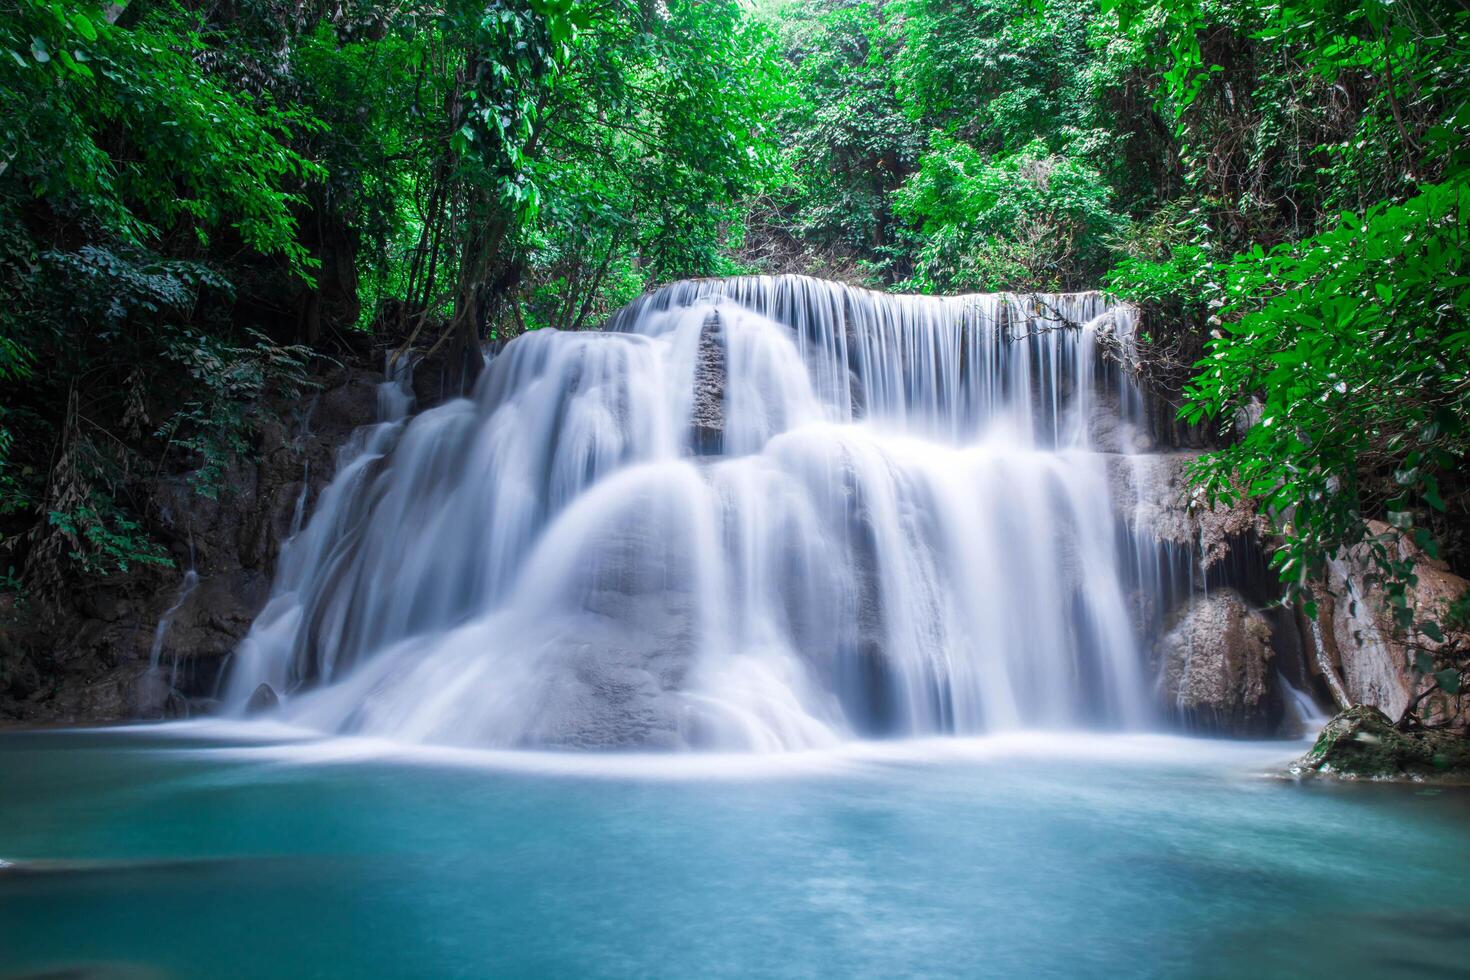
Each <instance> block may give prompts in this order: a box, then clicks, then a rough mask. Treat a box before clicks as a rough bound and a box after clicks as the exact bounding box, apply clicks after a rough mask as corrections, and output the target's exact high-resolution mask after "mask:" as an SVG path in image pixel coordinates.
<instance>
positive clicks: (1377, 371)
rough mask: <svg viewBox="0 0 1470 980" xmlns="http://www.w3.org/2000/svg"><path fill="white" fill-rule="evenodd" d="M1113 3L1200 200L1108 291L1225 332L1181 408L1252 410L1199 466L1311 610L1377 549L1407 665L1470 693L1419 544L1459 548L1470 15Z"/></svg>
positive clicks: (1437, 9)
mask: <svg viewBox="0 0 1470 980" xmlns="http://www.w3.org/2000/svg"><path fill="white" fill-rule="evenodd" d="M1104 6H1105V7H1107V8H1110V9H1116V11H1117V13H1118V15H1119V18H1120V28H1121V29H1122V30H1124V31H1126V32H1128V33H1130V34H1131V35H1132V36H1134V37H1137V38H1144V39H1151V40H1152V41H1153V43H1152V44H1151V45H1149V46H1148V47H1147V48H1146V49H1145V50H1147V51H1148V52H1149V54H1148V56H1147V59H1146V62H1145V63H1146V64H1147V65H1148V66H1149V68H1150V69H1151V70H1154V71H1157V72H1159V73H1160V82H1161V84H1160V90H1159V93H1158V99H1157V104H1158V106H1159V108H1160V109H1161V110H1162V111H1163V112H1164V114H1165V115H1167V116H1168V117H1169V118H1171V119H1173V120H1175V123H1176V130H1175V136H1176V138H1178V139H1179V140H1181V143H1180V146H1179V161H1180V168H1181V171H1182V172H1181V177H1182V180H1183V185H1184V186H1185V187H1186V188H1187V189H1188V192H1189V194H1190V195H1191V197H1192V199H1193V201H1194V202H1196V203H1195V206H1194V207H1193V208H1191V209H1190V210H1189V212H1188V214H1187V215H1186V216H1184V217H1180V216H1178V215H1174V216H1171V220H1170V221H1168V222H1162V223H1161V222H1158V221H1153V222H1149V223H1146V224H1142V225H1140V226H1139V230H1138V232H1137V233H1135V236H1134V241H1131V242H1129V243H1128V244H1127V246H1126V247H1125V251H1126V252H1127V253H1128V256H1129V257H1128V258H1127V259H1126V260H1125V261H1124V262H1122V263H1121V264H1120V265H1119V267H1118V268H1116V269H1115V270H1114V271H1113V273H1112V274H1111V277H1110V283H1111V285H1112V286H1113V288H1115V289H1117V290H1118V291H1120V292H1123V293H1125V294H1126V295H1130V296H1133V297H1135V298H1137V299H1139V300H1141V301H1144V302H1146V303H1148V304H1151V305H1152V306H1153V308H1155V309H1156V310H1171V311H1173V312H1175V313H1176V314H1177V315H1180V316H1182V317H1183V318H1184V320H1185V322H1186V323H1190V324H1192V325H1193V327H1192V329H1194V330H1196V331H1200V332H1203V331H1208V332H1209V333H1210V335H1211V337H1212V338H1213V339H1212V340H1211V341H1210V342H1209V345H1208V348H1207V351H1206V356H1205V357H1204V358H1203V359H1202V360H1201V361H1200V362H1199V363H1198V365H1197V368H1198V374H1197V376H1196V377H1195V378H1194V380H1193V381H1192V382H1191V383H1190V384H1189V385H1187V386H1186V390H1185V395H1186V397H1187V402H1186V405H1185V407H1184V409H1183V411H1182V415H1183V416H1184V418H1186V419H1187V420H1189V421H1193V422H1204V421H1206V420H1211V419H1213V420H1215V421H1216V422H1217V424H1219V425H1220V426H1221V429H1222V436H1223V437H1225V438H1226V439H1227V440H1228V439H1229V438H1230V430H1231V428H1232V425H1233V423H1234V422H1235V420H1237V419H1242V418H1244V419H1249V418H1250V416H1251V413H1252V412H1253V411H1258V414H1259V422H1258V423H1256V424H1253V425H1249V426H1248V427H1246V428H1245V431H1244V432H1243V434H1241V435H1240V436H1239V438H1238V439H1236V440H1234V441H1230V442H1229V443H1228V445H1227V446H1226V447H1225V448H1223V449H1220V450H1217V451H1216V452H1214V453H1211V454H1209V455H1207V456H1205V457H1204V458H1203V459H1202V460H1201V462H1200V464H1199V466H1198V468H1197V478H1198V479H1199V481H1200V482H1201V484H1202V485H1203V486H1204V487H1205V488H1206V489H1207V490H1208V491H1209V492H1210V493H1211V494H1212V495H1213V496H1215V497H1219V498H1226V499H1229V498H1233V497H1235V496H1236V495H1238V494H1239V493H1245V494H1248V495H1250V496H1251V497H1253V498H1255V499H1256V500H1257V501H1258V502H1259V503H1260V504H1261V505H1263V506H1264V508H1265V509H1266V510H1267V512H1268V513H1269V514H1271V515H1272V516H1273V517H1274V518H1275V520H1276V523H1277V526H1278V530H1279V533H1280V538H1279V544H1278V547H1277V549H1276V551H1275V553H1274V554H1273V558H1272V561H1273V564H1274V565H1275V567H1276V568H1277V570H1278V572H1279V573H1280V575H1281V578H1282V581H1283V584H1284V585H1285V587H1286V597H1287V599H1288V600H1300V601H1302V602H1303V603H1304V604H1305V606H1306V608H1307V610H1308V612H1309V613H1311V614H1315V604H1314V602H1313V597H1314V595H1315V593H1316V591H1317V590H1319V589H1320V588H1321V581H1322V577H1323V576H1322V573H1323V569H1324V565H1325V563H1326V562H1327V561H1328V560H1330V559H1332V558H1334V557H1337V556H1338V555H1340V554H1341V553H1342V552H1343V551H1344V549H1346V548H1349V547H1353V546H1357V545H1361V546H1362V547H1363V548H1365V549H1366V552H1367V554H1368V555H1369V556H1371V558H1372V560H1373V563H1374V565H1375V567H1376V570H1377V571H1376V574H1375V576H1374V578H1375V579H1376V584H1377V585H1378V587H1379V588H1380V589H1381V591H1382V594H1383V595H1384V596H1385V597H1386V599H1387V602H1388V604H1389V607H1390V609H1391V610H1392V612H1393V617H1394V620H1395V623H1396V626H1397V627H1398V628H1399V629H1400V630H1401V631H1403V633H1404V634H1405V635H1406V636H1407V637H1408V638H1410V639H1411V640H1414V639H1415V638H1416V637H1418V638H1421V639H1420V640H1419V641H1418V642H1421V643H1423V642H1428V643H1429V644H1430V645H1431V646H1430V647H1427V648H1421V653H1420V659H1417V660H1416V662H1415V664H1414V666H1415V668H1416V670H1418V672H1419V673H1420V674H1422V675H1424V676H1425V678H1426V681H1427V683H1428V684H1429V687H1428V688H1426V690H1425V692H1424V693H1425V694H1426V695H1428V694H1430V693H1432V692H1434V691H1439V692H1444V693H1455V692H1457V691H1458V688H1459V683H1460V676H1461V674H1460V671H1461V670H1462V668H1463V666H1464V665H1463V663H1462V662H1461V661H1462V660H1463V654H1462V653H1461V652H1460V651H1459V646H1458V644H1457V643H1447V642H1445V633H1444V628H1447V627H1448V624H1447V623H1445V624H1441V623H1438V622H1436V621H1435V619H1434V616H1433V615H1432V614H1430V613H1428V612H1426V611H1416V609H1415V608H1414V595H1415V592H1414V588H1415V586H1416V585H1417V582H1418V578H1417V575H1416V573H1415V568H1416V564H1417V561H1416V558H1415V555H1416V554H1417V553H1423V554H1424V555H1427V556H1428V557H1430V558H1438V557H1440V556H1441V555H1442V554H1443V553H1444V551H1445V548H1444V545H1445V541H1446V537H1447V536H1448V538H1449V539H1450V540H1451V542H1452V543H1454V541H1455V539H1459V540H1460V542H1461V543H1460V547H1461V548H1463V533H1464V532H1463V529H1462V528H1460V527H1459V524H1460V520H1459V515H1460V514H1463V511H1464V505H1465V493H1466V485H1465V480H1464V469H1465V459H1466V451H1467V449H1470V445H1467V436H1466V425H1467V422H1470V401H1467V394H1466V390H1467V379H1466V375H1465V364H1466V356H1465V355H1466V344H1467V341H1470V332H1467V331H1466V329H1465V324H1466V322H1467V313H1470V290H1467V288H1466V287H1467V285H1470V270H1467V268H1466V258H1467V248H1470V244H1467V241H1466V234H1467V231H1466V229H1467V228H1470V197H1467V186H1470V185H1467V178H1466V171H1465V164H1466V162H1467V160H1466V148H1467V138H1470V128H1467V127H1470V114H1467V112H1470V103H1467V101H1466V99H1465V92H1466V91H1467V84H1470V52H1467V50H1466V49H1465V46H1464V38H1465V37H1466V28H1467V27H1470V12H1467V11H1466V10H1465V9H1464V8H1463V7H1460V6H1457V5H1451V4H1440V3H1435V2H1428V3H1416V4H1411V5H1399V4H1390V3H1381V2H1373V3H1368V4H1361V5H1359V4H1352V5H1348V4H1339V3H1335V2H1327V0H1292V2H1288V3H1285V4H1279V5H1272V6H1260V5H1256V4H1251V3H1245V2H1234V0H1227V2H1194V3H1187V4H1153V3H1134V2H1105V4H1104ZM1160 232H1162V233H1160ZM1232 253H1234V254H1232ZM1257 403H1258V405H1259V407H1258V409H1256V407H1255V406H1256V404H1257ZM1375 518H1376V519H1379V520H1382V521H1384V522H1386V523H1387V524H1388V525H1390V530H1389V531H1387V532H1379V533H1375V530H1374V528H1373V527H1371V526H1370V524H1369V521H1370V520H1371V519H1375ZM1453 615H1454V614H1453V613H1452V614H1451V616H1450V617H1447V619H1449V618H1453ZM1416 619H1418V620H1419V621H1418V622H1417V623H1416ZM1442 627H1444V628H1442ZM1431 648H1432V652H1431Z"/></svg>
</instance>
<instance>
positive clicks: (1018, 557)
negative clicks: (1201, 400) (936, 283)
mask: <svg viewBox="0 0 1470 980" xmlns="http://www.w3.org/2000/svg"><path fill="white" fill-rule="evenodd" d="M1131 339H1132V311H1131V310H1130V309H1129V308H1127V307H1126V306H1114V305H1110V304H1109V302H1108V301H1107V300H1106V298H1105V297H1103V296H1102V295H1100V294H1097V293H1080V294H1057V295H1027V296H1021V295H1006V294H1000V295H976V296H962V297H947V298H931V297H921V296H898V295H888V294H882V293H876V292H872V291H868V290H862V289H856V288H850V287H845V286H841V285H837V284H833V283H827V282H823V281H819V280H814V279H807V278H803V277H794V276H785V277H744V278H736V279H729V280H695V281H689V282H683V283H677V284H674V285H672V286H669V287H666V288H664V289H662V290H660V291H658V292H655V293H652V294H649V295H648V296H645V297H643V298H642V299H640V300H638V301H637V302H635V303H633V304H631V305H630V306H628V307H626V308H625V309H624V310H622V311H620V312H619V313H617V314H616V315H615V316H614V317H613V318H612V319H611V320H610V321H609V322H608V323H607V324H606V325H605V326H604V328H603V329H602V330H600V331H588V332H575V333H568V332H559V331H555V330H541V331H537V332H533V333H529V334H526V335H524V336H521V337H519V338H517V339H516V340H514V341H513V342H511V343H510V344H508V345H507V346H506V347H505V349H504V350H503V351H501V352H500V353H499V354H498V355H496V356H495V357H494V358H493V360H492V361H491V363H490V364H489V366H488V368H487V370H486V371H484V372H483V373H482V375H481V378H480V381H479V383H478V385H477V388H476V390H475V391H474V393H473V397H472V398H469V399H459V400H456V401H452V402H449V403H447V404H444V405H441V406H439V407H436V408H433V409H430V410H428V411H425V412H422V413H420V414H418V415H415V416H412V417H410V416H409V415H408V414H407V405H406V403H405V402H404V400H403V398H402V396H401V395H399V394H398V393H397V392H398V390H399V389H397V388H394V387H393V386H391V385H390V386H388V388H387V389H386V390H385V404H384V406H383V408H382V415H383V421H382V423H381V424H379V425H378V426H376V427H371V428H369V429H366V430H363V431H360V432H359V433H358V435H357V436H356V437H355V442H354V444H353V445H352V446H349V447H346V448H345V449H344V450H343V455H342V461H341V463H340V465H339V471H338V473H337V476H336V478H335V479H334V480H333V482H332V483H331V485H330V486H329V487H328V488H327V489H326V490H325V491H324V492H323V493H322V495H321V497H320V499H319V500H318V501H317V502H316V504H315V508H314V512H313V513H312V514H311V517H310V520H309V521H308V522H307V524H306V525H305V527H304V529H303V530H302V531H301V532H300V533H299V534H298V535H297V536H296V537H295V538H293V539H292V540H291V541H290V542H289V543H288V545H287V546H286V547H285V549H284V551H283V553H282V556H281V559H280V567H279V571H278V575H277V579H276V585H275V592H274V594H273V597H272V599H271V601H270V603H269V605H268V606H267V607H266V609H265V611H264V612H263V613H262V614H261V616H260V617H259V619H258V620H257V621H256V623H255V625H254V627H253V629H252V630H251V632H250V634H249V636H248V637H247V638H246V640H245V641H244V642H243V644H242V645H241V647H240V648H239V650H238V651H237V652H236V654H235V655H234V657H233V659H232V662H231V663H230V665H229V670H228V673H227V676H226V680H225V687H224V691H223V697H224V700H225V702H226V704H227V705H229V706H232V707H233V708H234V710H236V711H240V712H244V711H245V710H246V708H247V705H248V704H250V703H251V701H252V695H253V694H254V693H255V692H256V691H257V690H258V689H259V688H260V686H261V685H262V684H268V685H270V688H272V689H273V690H274V691H277V692H280V694H281V698H280V703H279V705H276V704H274V699H268V700H269V701H270V703H271V706H270V708H269V709H268V710H271V711H274V712H276V713H278V715H279V716H280V717H281V718H283V719H285V720H287V721H289V722H292V723H294V724H300V725H304V726H308V727H312V728H317V729H321V730H325V731H332V732H351V733H364V734H372V735H381V736H387V737H392V738H398V739H405V740H411V741H426V742H441V743H452V744H464V745H475V746H502V747H548V748H698V749H731V750H788V749H800V748H810V747H820V746H824V745H830V744H833V743H836V742H840V741H844V740H848V739H854V738H864V737H881V736H901V735H929V734H943V733H979V732H993V731H999V730H1006V729H1016V728H1028V727H1050V728H1058V727H1080V726H1086V727H1106V728H1113V729H1129V728H1141V727H1144V726H1146V725H1148V724H1149V723H1150V721H1151V715H1152V713H1153V710H1154V709H1153V705H1154V704H1155V699H1154V698H1153V696H1152V693H1151V692H1152V691H1153V684H1154V681H1153V679H1152V676H1151V671H1150V669H1149V666H1148V662H1147V657H1146V654H1145V652H1144V651H1145V649H1146V648H1147V643H1148V638H1147V634H1148V631H1149V629H1150V628H1152V627H1151V625H1150V623H1151V620H1150V617H1151V616H1153V617H1156V616H1157V613H1156V612H1152V611H1151V610H1157V609H1158V608H1159V607H1160V602H1159V601H1154V600H1156V599H1157V598H1158V597H1157V596H1151V595H1150V593H1151V592H1152V593H1157V592H1159V591H1161V590H1164V589H1166V588H1167V587H1168V585H1167V582H1166V581H1165V580H1166V579H1167V578H1168V576H1167V575H1164V574H1162V573H1161V572H1159V570H1158V569H1159V566H1160V562H1161V559H1158V558H1157V557H1156V551H1157V548H1156V546H1155V545H1154V543H1153V542H1151V541H1149V540H1139V539H1137V534H1136V533H1135V532H1134V531H1133V530H1131V529H1130V526H1129V524H1128V522H1126V521H1124V520H1122V519H1121V518H1120V517H1119V516H1118V507H1117V506H1116V505H1115V500H1114V497H1115V493H1114V491H1113V489H1112V485H1113V484H1112V480H1111V479H1110V472H1111V471H1112V470H1113V469H1115V468H1116V466H1117V465H1118V463H1119V461H1120V460H1122V462H1123V464H1124V465H1125V466H1126V465H1127V461H1128V459H1129V458H1130V457H1129V455H1128V454H1129V453H1131V452H1132V451H1133V450H1135V449H1137V448H1138V447H1139V446H1141V445H1144V444H1145V443H1146V440H1147V431H1146V430H1147V426H1146V425H1145V423H1144V416H1145V412H1144V407H1143V402H1144V399H1143V396H1142V394H1141V393H1140V391H1139V390H1138V388H1137V387H1136V386H1135V385H1134V384H1133V383H1132V382H1131V380H1130V378H1129V376H1128V375H1127V373H1126V372H1125V371H1124V370H1123V369H1122V368H1121V367H1120V365H1119V360H1120V356H1122V357H1126V353H1127V350H1128V349H1129V346H1130V344H1131ZM1109 354H1113V355H1118V356H1107V355H1109ZM255 703H256V705H257V706H258V705H259V704H260V703H261V699H256V702H255Z"/></svg>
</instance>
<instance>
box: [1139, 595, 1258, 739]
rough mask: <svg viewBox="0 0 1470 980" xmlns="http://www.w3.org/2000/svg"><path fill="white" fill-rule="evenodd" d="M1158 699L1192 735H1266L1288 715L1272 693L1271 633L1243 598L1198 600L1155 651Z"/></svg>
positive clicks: (1183, 611) (1179, 617)
mask: <svg viewBox="0 0 1470 980" xmlns="http://www.w3.org/2000/svg"><path fill="white" fill-rule="evenodd" d="M1154 650H1155V655H1156V658H1157V662H1158V667H1159V675H1158V676H1159V696H1160V700H1161V702H1162V705H1163V707H1164V709H1165V710H1166V711H1168V712H1169V713H1171V714H1173V715H1174V716H1175V717H1176V718H1178V719H1180V720H1182V721H1183V722H1184V723H1185V724H1186V725H1187V726H1188V727H1190V728H1194V729H1198V730H1203V731H1209V732H1216V733H1220V734H1228V735H1265V734H1268V733H1269V732H1270V731H1271V730H1272V729H1273V728H1274V725H1275V723H1276V721H1278V720H1279V715H1280V714H1281V706H1280V703H1279V702H1280V699H1279V698H1278V697H1275V696H1273V695H1274V692H1273V690H1272V687H1271V677H1272V674H1271V663H1270V661H1271V657H1272V653H1273V651H1272V648H1271V625H1270V623H1268V622H1267V621H1266V618H1265V617H1264V616H1263V615H1261V613H1259V612H1257V611H1256V610H1254V609H1252V608H1250V607H1249V606H1248V605H1247V604H1246V602H1245V600H1244V599H1242V598H1241V596H1240V595H1239V593H1236V592H1234V591H1232V590H1229V589H1219V590H1215V591H1212V592H1210V593H1208V594H1202V595H1199V596H1196V597H1195V598H1194V599H1193V600H1192V601H1191V602H1189V603H1188V604H1187V605H1185V606H1184V607H1183V608H1182V609H1181V610H1180V611H1179V612H1178V613H1177V614H1176V616H1175V618H1174V620H1173V623H1172V625H1171V627H1170V628H1169V630H1168V631H1167V632H1166V633H1165V634H1164V635H1163V636H1162V637H1160V638H1159V640H1158V642H1157V643H1156V645H1155V647H1154Z"/></svg>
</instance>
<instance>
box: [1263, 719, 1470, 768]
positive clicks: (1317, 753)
mask: <svg viewBox="0 0 1470 980" xmlns="http://www.w3.org/2000/svg"><path fill="white" fill-rule="evenodd" d="M1290 771H1291V772H1292V773H1293V774H1294V775H1299V776H1301V775H1314V774H1325V775H1334V776H1339V777H1342V778H1345V779H1378V780H1413V781H1415V782H1421V781H1438V782H1470V740H1467V739H1466V738H1465V735H1464V733H1455V732H1450V731H1443V730H1419V731H1410V732H1401V731H1399V730H1398V729H1396V728H1395V727H1394V726H1393V723H1392V722H1391V721H1389V719H1388V716H1387V715H1385V714H1384V713H1383V712H1382V711H1379V710H1378V709H1377V708H1375V707H1372V706H1371V705H1357V706H1355V707H1352V708H1349V709H1348V710H1346V711H1344V712H1342V713H1341V714H1339V715H1338V716H1337V717H1336V718H1333V719H1332V720H1331V721H1330V722H1328V723H1327V727H1325V728H1323V729H1322V734H1320V735H1318V736H1317V741H1316V744H1314V745H1313V746H1312V749H1311V751H1310V752H1308V753H1307V754H1306V755H1304V756H1302V757H1301V758H1300V759H1298V760H1297V761H1296V762H1295V763H1293V764H1292V766H1291V770H1290Z"/></svg>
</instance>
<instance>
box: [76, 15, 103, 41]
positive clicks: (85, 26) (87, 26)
mask: <svg viewBox="0 0 1470 980" xmlns="http://www.w3.org/2000/svg"><path fill="white" fill-rule="evenodd" d="M71 25H72V27H75V28H76V31H77V33H78V34H80V35H81V36H82V37H83V38H85V39H86V40H88V41H95V40H97V28H96V27H95V26H94V25H93V24H92V18H90V17H88V16H87V15H86V14H84V13H75V14H72V15H71Z"/></svg>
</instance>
